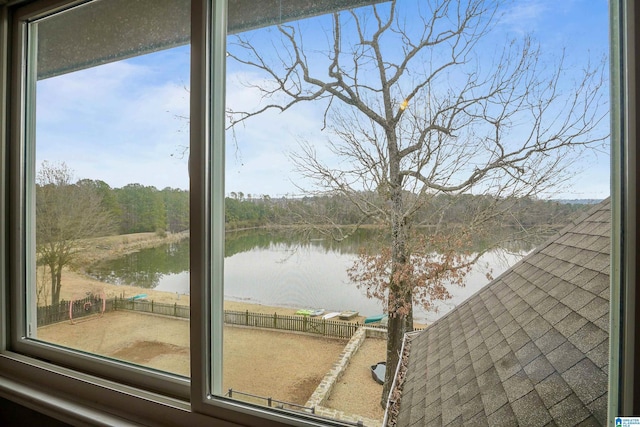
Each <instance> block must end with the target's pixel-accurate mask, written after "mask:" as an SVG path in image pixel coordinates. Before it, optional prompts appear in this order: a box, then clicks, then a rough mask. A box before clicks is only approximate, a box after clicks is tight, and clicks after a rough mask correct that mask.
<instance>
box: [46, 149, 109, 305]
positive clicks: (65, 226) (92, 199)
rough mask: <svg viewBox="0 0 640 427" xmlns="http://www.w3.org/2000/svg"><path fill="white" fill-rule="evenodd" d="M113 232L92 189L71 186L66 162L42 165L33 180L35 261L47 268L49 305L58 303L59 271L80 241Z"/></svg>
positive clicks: (67, 262)
mask: <svg viewBox="0 0 640 427" xmlns="http://www.w3.org/2000/svg"><path fill="white" fill-rule="evenodd" d="M113 230H114V221H113V218H112V217H111V215H110V214H109V212H108V211H107V210H106V209H105V208H104V207H103V206H102V197H101V196H100V195H99V194H98V193H97V192H96V190H95V187H94V186H91V185H83V184H82V183H81V182H80V183H77V184H76V183H74V182H73V172H72V171H71V170H70V169H69V168H68V167H67V165H66V164H65V163H61V164H51V163H49V162H46V161H45V162H43V163H42V166H41V168H40V171H39V172H38V176H37V178H36V251H37V253H38V262H39V263H42V264H43V265H46V266H47V267H48V268H49V273H50V276H51V292H50V295H51V303H52V304H58V303H59V302H60V290H61V288H62V270H63V268H64V267H66V266H68V265H69V264H70V263H71V262H72V261H73V260H74V258H75V256H76V254H77V253H78V249H79V247H80V246H79V245H80V239H84V238H88V237H95V236H101V235H105V234H109V233H110V232H112V231H113Z"/></svg>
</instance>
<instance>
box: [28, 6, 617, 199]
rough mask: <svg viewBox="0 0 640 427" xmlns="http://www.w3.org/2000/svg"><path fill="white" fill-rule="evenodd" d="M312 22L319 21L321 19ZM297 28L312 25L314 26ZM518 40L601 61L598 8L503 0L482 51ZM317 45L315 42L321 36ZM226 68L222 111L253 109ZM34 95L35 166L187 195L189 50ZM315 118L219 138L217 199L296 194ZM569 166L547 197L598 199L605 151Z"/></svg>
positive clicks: (318, 137)
mask: <svg viewBox="0 0 640 427" xmlns="http://www.w3.org/2000/svg"><path fill="white" fill-rule="evenodd" d="M323 20H324V21H323ZM317 21H322V22H326V17H325V18H322V17H320V18H317ZM305 25H306V27H305V28H317V25H316V24H314V21H309V23H308V24H305ZM264 34H265V32H262V33H261V32H255V33H254V34H252V36H253V37H254V38H255V39H256V40H259V42H257V43H258V45H259V44H260V43H264V45H265V46H268V43H269V41H268V39H266V38H264V37H266V36H265V35H264ZM525 34H531V35H533V37H534V38H535V39H536V40H537V41H538V42H539V43H540V46H541V49H542V51H543V52H545V54H549V55H550V56H549V58H557V57H558V56H559V55H561V53H562V49H563V48H565V54H566V58H567V62H566V64H567V67H568V69H569V70H576V69H577V70H579V69H581V68H582V67H583V66H584V63H585V61H587V60H588V59H589V58H590V59H591V60H596V61H597V60H598V59H599V58H602V57H603V56H605V55H607V54H608V5H607V1H606V0H565V1H562V2H558V1H554V0H528V1H525V0H517V1H512V2H510V3H508V5H507V6H505V7H504V8H503V9H501V15H500V17H499V19H498V20H497V21H496V27H495V33H494V35H493V36H492V37H493V39H492V43H491V44H490V45H496V46H500V44H501V43H503V42H504V40H507V39H508V38H510V37H521V36H523V35H525ZM317 40H318V46H320V45H322V41H323V40H322V38H320V37H318V39H317ZM480 48H481V49H485V50H487V52H486V56H487V57H488V56H490V55H492V54H494V53H495V52H491V51H490V49H489V48H487V45H485V46H481V47H480ZM483 55H484V51H482V52H480V55H479V56H480V57H482V56H483ZM550 62H552V59H550ZM227 67H228V68H227V73H228V77H227V94H226V97H227V100H228V105H230V106H232V107H233V108H239V107H238V106H245V105H257V104H258V102H259V100H258V99H257V96H256V93H255V91H252V90H251V89H250V88H247V87H245V86H243V85H242V84H241V83H240V82H260V81H264V80H260V79H263V77H262V76H258V75H256V74H255V73H254V71H252V70H247V69H245V68H242V67H240V66H239V65H238V64H236V63H233V62H232V61H229V62H228V65H227ZM36 93H37V103H36V105H37V107H36V138H35V139H36V164H37V165H40V164H41V163H42V161H44V160H47V161H49V162H54V163H55V162H65V163H66V164H67V165H68V166H69V167H70V168H71V169H72V170H73V171H74V172H75V175H76V177H77V178H78V179H85V178H88V179H99V180H103V181H105V182H107V183H108V184H109V185H111V186H112V187H114V188H119V187H122V186H124V185H127V184H130V183H140V184H143V185H152V186H155V187H156V188H158V189H162V188H165V187H172V188H182V189H187V188H188V172H187V161H188V154H186V152H185V149H186V147H187V146H188V143H189V142H188V141H189V129H188V127H189V119H188V116H189V46H182V47H178V48H173V49H169V50H163V51H159V52H155V53H152V54H148V55H144V56H139V57H134V58H131V59H127V60H124V61H119V62H112V63H109V64H105V65H101V66H97V67H93V68H87V69H84V70H81V71H77V72H73V73H68V74H64V75H61V76H58V77H52V78H48V79H44V80H41V81H39V82H38V83H37V90H36ZM322 112H323V110H322V105H319V104H315V105H313V104H311V103H307V104H304V105H300V106H299V108H295V109H293V110H291V111H288V112H286V113H283V114H281V113H276V112H269V113H265V114H262V115H260V116H257V117H254V118H252V119H250V120H249V121H247V122H246V123H244V124H243V125H242V126H240V127H238V128H237V129H236V130H235V132H233V133H228V135H227V149H226V151H227V153H226V155H227V159H226V190H227V193H229V192H232V191H235V192H239V191H241V192H243V193H244V194H252V195H263V194H268V195H270V196H272V197H280V196H284V195H294V194H300V188H299V187H300V186H303V187H304V186H305V185H304V180H302V179H301V177H300V176H299V175H296V173H295V171H294V170H293V169H294V168H293V165H292V163H291V161H290V158H289V154H290V153H292V152H295V151H296V150H298V149H299V148H298V147H299V144H300V142H301V141H306V142H310V143H312V144H313V145H314V146H315V147H316V148H317V150H318V153H319V155H329V153H328V150H327V149H326V143H325V142H326V140H327V138H328V136H327V135H326V132H322V128H323V123H322ZM607 124H608V123H607ZM605 132H606V129H605ZM578 160H579V161H578V162H576V163H575V176H574V178H573V180H572V181H570V182H568V183H567V184H568V188H565V189H563V190H559V192H558V193H557V194H554V195H553V197H554V198H569V199H575V198H593V199H601V198H604V197H607V196H608V195H609V155H608V151H607V150H606V149H605V150H600V151H599V152H597V153H590V154H589V155H585V156H583V157H581V158H580V159H578Z"/></svg>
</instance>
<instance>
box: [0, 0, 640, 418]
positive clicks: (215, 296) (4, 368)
mask: <svg viewBox="0 0 640 427" xmlns="http://www.w3.org/2000/svg"><path fill="white" fill-rule="evenodd" d="M69 3H78V1H56V0H37V1H32V2H29V1H11V2H8V3H7V4H4V5H3V6H0V117H2V119H3V120H1V121H0V128H1V129H0V163H1V164H2V165H3V172H4V173H3V174H2V175H0V212H2V213H3V214H2V215H0V252H1V254H2V256H0V271H1V272H2V274H0V397H4V398H7V399H10V400H12V401H15V402H17V403H19V404H21V405H23V406H26V407H29V408H32V409H34V410H37V411H39V412H42V413H45V414H47V415H49V416H52V417H54V418H57V419H60V420H62V421H65V422H68V423H71V424H82V423H87V424H97V425H129V424H131V425H134V424H147V425H148V424H151V425H153V424H162V425H191V426H201V425H202V426H204V425H211V424H212V422H216V423H218V424H216V425H249V426H253V425H255V426H264V425H291V424H295V425H326V424H337V425H339V423H337V422H336V423H333V422H330V421H327V422H321V421H320V420H317V419H314V418H313V417H305V416H300V417H297V416H296V417H294V416H290V415H286V414H279V413H276V412H272V411H268V410H266V409H261V408H258V407H252V406H249V405H245V404H241V403H238V402H234V401H230V400H227V399H222V398H218V397H214V396H212V393H211V392H212V391H213V393H214V394H219V393H220V391H221V385H220V383H219V379H220V376H221V369H222V366H221V363H214V364H212V365H210V364H209V361H210V360H215V361H220V360H221V355H222V346H221V342H222V341H221V339H222V338H221V337H222V302H223V294H222V267H223V250H224V240H223V239H222V238H220V236H224V206H223V200H224V105H225V104H224V85H225V73H224V62H225V40H226V26H225V22H226V21H225V20H226V6H225V4H226V2H224V1H219V0H211V1H209V0H192V1H191V4H192V10H191V14H192V35H191V36H192V40H191V45H192V65H191V66H192V71H191V73H192V74H191V85H192V90H191V125H190V126H191V162H190V173H191V177H192V187H191V189H190V191H191V230H192V236H202V238H199V239H197V238H195V239H194V238H192V239H191V253H192V264H191V280H192V284H191V286H192V288H191V294H192V295H199V296H200V298H193V299H192V306H191V372H192V379H191V381H190V382H189V381H186V380H185V379H182V378H179V377H177V376H173V375H170V374H162V373H157V372H152V371H151V370H147V369H144V368H138V367H131V366H129V365H127V364H124V363H118V362H111V361H109V362H106V361H104V360H103V359H101V358H99V357H91V356H87V355H79V354H77V353H74V352H72V351H67V350H61V349H59V348H57V347H55V346H51V345H47V344H44V343H33V342H30V341H29V340H26V339H24V338H23V337H22V334H20V333H19V332H20V331H22V330H24V321H25V320H24V319H25V316H24V307H25V301H24V292H22V291H21V289H22V288H21V287H20V284H19V283H20V282H21V281H22V282H24V281H25V275H26V269H25V259H24V253H25V251H24V249H25V247H26V245H28V243H27V242H25V241H24V239H23V237H22V236H23V227H24V221H23V220H21V219H20V218H24V217H23V216H21V215H23V214H24V211H25V204H26V203H28V201H27V200H25V199H24V198H22V197H21V194H22V193H23V192H22V191H20V188H19V185H22V184H21V183H20V181H19V180H18V181H16V177H19V176H22V175H21V174H22V171H20V170H19V169H20V166H19V165H21V164H23V162H22V158H23V157H22V156H23V152H24V151H23V150H24V149H25V147H24V142H23V141H24V129H25V126H26V125H27V124H28V123H27V122H26V121H25V120H23V119H19V118H20V117H21V116H20V115H19V114H17V112H19V111H23V109H22V108H23V105H22V102H23V101H25V100H26V98H25V97H24V89H25V83H26V82H25V81H24V80H23V79H22V77H21V73H20V72H19V71H20V70H21V69H22V67H21V65H20V64H22V61H23V59H24V55H25V53H26V52H25V51H24V24H19V25H15V22H19V21H21V20H24V19H26V20H29V19H35V18H37V17H38V16H41V14H42V13H44V12H46V13H48V12H50V11H51V10H53V9H54V8H56V7H59V6H60V5H68V4H69ZM638 12H639V11H636V10H635V4H634V1H633V0H619V1H617V2H616V1H612V2H611V21H612V23H613V24H614V31H612V50H611V52H612V55H611V62H612V64H616V65H614V66H612V67H611V71H612V73H611V78H612V82H613V84H612V88H613V90H612V92H614V96H613V98H612V99H613V101H614V102H613V103H612V108H613V109H612V123H614V126H613V127H612V139H613V141H614V143H613V144H612V159H613V160H612V178H613V179H612V182H613V186H612V200H613V203H612V206H613V223H612V224H613V227H612V266H613V268H612V275H611V278H612V310H611V320H612V323H611V329H610V337H611V339H610V346H611V353H610V360H611V362H610V375H609V378H610V393H609V399H610V404H609V413H610V417H609V419H610V420H612V419H613V418H612V417H613V416H616V415H631V414H633V413H634V412H636V413H638V411H639V410H640V408H639V407H638V403H634V400H636V401H637V400H640V399H639V398H638V396H640V391H639V390H638V389H639V385H640V384H639V383H640V381H636V380H635V378H636V377H637V376H638V377H640V375H638V372H634V369H633V367H634V362H635V361H636V359H637V358H638V356H639V355H640V351H638V344H637V343H638V337H637V336H636V335H635V324H636V319H637V318H636V314H635V313H636V310H635V305H636V301H637V298H638V297H640V294H638V293H636V292H635V283H636V275H637V269H638V268H639V267H638V263H636V262H635V261H636V241H637V240H638V239H637V237H638V236H637V228H636V223H637V212H636V208H635V207H636V201H637V199H636V191H637V181H638V179H637V176H636V165H637V158H636V150H635V141H636V136H637V135H636V128H635V123H636V119H638V118H639V117H638V110H637V108H636V103H637V95H636V92H635V91H636V87H637V86H636V81H637V80H638V78H637V74H636V69H635V57H636V51H637V48H636V46H640V43H638V44H636V43H635V40H636V39H639V37H638V30H637V27H638V26H640V19H637V20H634V17H635V15H636V14H638ZM639 15H640V14H639ZM634 24H635V25H634ZM193 89H198V90H193ZM21 141H22V142H21ZM10 165H13V166H11V167H10ZM8 168H9V171H8V170H7V169H8ZM11 169H13V170H12V171H11ZM16 183H18V186H17V187H16V185H17V184H16ZM209 283H212V284H213V286H211V287H210V286H208V284H209ZM193 301H196V302H193ZM639 315H640V314H639ZM212 337H213V338H212Z"/></svg>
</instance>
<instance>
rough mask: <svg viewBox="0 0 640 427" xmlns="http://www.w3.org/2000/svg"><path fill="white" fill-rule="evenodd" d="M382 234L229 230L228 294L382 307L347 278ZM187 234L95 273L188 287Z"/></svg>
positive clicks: (479, 278) (498, 258)
mask: <svg viewBox="0 0 640 427" xmlns="http://www.w3.org/2000/svg"><path fill="white" fill-rule="evenodd" d="M383 240H384V239H383V238H382V237H381V235H380V233H377V232H375V231H372V230H360V231H358V233H356V234H354V235H353V236H351V237H350V238H349V239H347V240H346V241H343V242H337V241H335V240H333V239H331V238H323V237H321V236H312V237H311V238H310V237H309V236H304V235H301V234H300V233H295V232H291V231H278V232H274V231H268V230H251V231H242V232H233V233H228V235H227V240H226V245H225V248H226V257H225V263H224V268H225V298H228V299H231V300H239V301H247V302H252V303H258V304H264V305H274V306H284V307H292V308H324V309H326V310H331V311H342V310H356V311H359V312H360V314H362V315H365V316H371V315H376V314H381V313H382V312H383V307H382V304H381V302H380V301H378V300H373V299H368V298H367V297H366V296H365V294H364V292H362V291H360V290H359V289H357V287H356V286H355V285H354V284H353V283H350V282H349V280H348V277H347V272H346V270H347V268H348V267H349V266H350V265H351V264H352V263H353V261H354V259H355V257H356V253H357V251H358V249H359V248H360V247H362V246H363V245H374V246H375V245H378V244H381V243H380V242H382V241H383ZM517 252H518V253H517V254H507V253H506V252H505V251H492V252H489V253H487V254H485V255H484V256H483V257H482V258H481V260H480V262H479V263H478V265H477V266H476V267H475V268H474V270H473V271H472V272H471V273H470V275H469V276H468V280H467V285H466V287H465V288H453V289H452V290H451V294H452V295H453V298H452V299H451V300H449V301H447V302H444V303H440V304H438V313H426V312H424V311H422V310H420V309H419V308H416V313H415V318H416V320H417V321H422V322H432V321H434V320H435V319H437V318H438V317H440V316H442V315H443V314H444V313H446V312H448V311H449V310H450V309H451V308H453V307H455V306H456V305H458V304H459V303H461V302H462V301H464V300H465V299H466V298H467V297H468V296H470V295H472V294H473V293H475V292H477V291H478V290H479V289H480V288H481V287H482V286H484V285H485V284H486V283H487V278H486V277H485V275H486V273H487V271H488V270H489V269H490V270H491V271H492V273H493V275H494V277H495V276H497V275H498V274H500V273H502V272H503V271H504V270H506V269H507V268H508V267H509V266H510V265H512V264H513V263H515V262H516V261H517V260H518V259H520V257H521V255H519V254H522V253H524V252H525V250H523V249H520V250H518V251H517ZM188 269H189V245H188V240H184V241H183V242H179V243H172V244H170V245H165V246H161V247H156V248H151V249H145V250H141V251H140V252H136V253H134V254H130V255H127V256H125V257H123V258H120V259H116V260H109V261H104V262H101V263H98V264H96V265H94V266H92V268H91V269H90V271H89V273H90V275H91V276H93V277H95V278H97V279H98V280H102V281H105V282H108V283H114V284H127V285H133V286H139V287H143V288H153V289H156V290H160V291H168V292H178V293H184V294H186V293H188V292H189V272H188Z"/></svg>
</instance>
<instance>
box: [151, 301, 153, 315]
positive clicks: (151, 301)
mask: <svg viewBox="0 0 640 427" xmlns="http://www.w3.org/2000/svg"><path fill="white" fill-rule="evenodd" d="M151 312H152V313H153V300H151Z"/></svg>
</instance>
